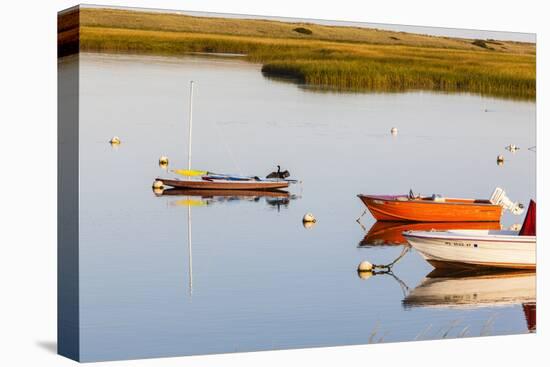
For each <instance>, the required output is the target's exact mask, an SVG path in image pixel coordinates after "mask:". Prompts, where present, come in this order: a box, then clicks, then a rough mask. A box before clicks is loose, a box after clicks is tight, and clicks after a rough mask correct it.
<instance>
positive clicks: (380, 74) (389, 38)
mask: <svg viewBox="0 0 550 367" xmlns="http://www.w3.org/2000/svg"><path fill="white" fill-rule="evenodd" d="M66 23H67V22H66V21H65V22H63V21H61V20H60V24H66ZM79 24H80V27H79V43H80V51H94V52H130V53H147V54H159V55H182V54H185V53H189V52H215V53H242V54H246V57H245V58H246V59H247V60H249V61H251V62H257V63H261V64H262V65H263V67H262V71H263V72H264V73H265V74H266V75H268V76H280V77H290V78H293V79H295V80H296V81H299V82H302V83H306V84H308V85H312V86H316V87H322V88H325V87H326V88H334V89H341V90H356V91H406V90H436V91H448V92H471V93H478V94H481V95H489V96H498V97H507V98H518V99H527V100H534V99H535V96H536V89H535V84H536V83H535V79H536V78H535V77H536V73H535V65H536V64H535V61H536V55H535V52H536V48H535V45H534V44H529V43H520V42H511V41H494V40H476V41H474V40H468V39H457V38H448V37H435V36H425V35H417V34H411V33H403V32H392V31H382V30H376V29H366V28H358V27H342V26H324V25H319V24H311V23H290V22H279V21H272V20H250V19H233V18H212V17H196V16H188V15H181V14H162V13H147V12H140V11H127V10H110V9H99V8H98V9H91V8H83V9H80V12H79ZM69 32H71V29H70V28H67V27H62V26H61V25H60V34H59V40H60V44H62V43H63V42H64V40H66V39H69V35H70V33H69ZM72 32H73V33H74V29H73V30H72Z"/></svg>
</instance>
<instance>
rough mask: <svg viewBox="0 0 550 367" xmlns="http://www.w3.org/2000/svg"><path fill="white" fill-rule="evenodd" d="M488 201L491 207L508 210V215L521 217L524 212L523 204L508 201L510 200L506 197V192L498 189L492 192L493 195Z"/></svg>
mask: <svg viewBox="0 0 550 367" xmlns="http://www.w3.org/2000/svg"><path fill="white" fill-rule="evenodd" d="M489 201H490V202H491V204H493V205H500V206H501V207H503V208H504V210H509V211H510V213H512V214H514V215H521V214H522V213H523V211H524V207H523V204H521V203H520V202H517V201H516V202H513V201H512V200H510V198H509V197H508V196H506V192H505V191H504V190H503V189H501V188H500V187H497V188H496V189H495V191H493V195H491V199H489Z"/></svg>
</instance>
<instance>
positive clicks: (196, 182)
mask: <svg viewBox="0 0 550 367" xmlns="http://www.w3.org/2000/svg"><path fill="white" fill-rule="evenodd" d="M193 84H194V82H193V81H191V84H190V94H189V141H188V163H187V169H185V170H182V169H177V170H173V172H175V173H177V174H180V175H182V176H186V177H187V178H185V179H180V178H160V177H159V178H157V179H156V181H160V182H162V184H163V185H166V186H171V187H174V188H178V189H194V190H280V189H285V188H287V187H288V185H289V183H294V180H285V179H281V178H276V179H269V178H259V177H257V176H242V175H228V174H219V173H213V172H208V171H200V170H193V169H191V152H192V149H191V148H192V133H193Z"/></svg>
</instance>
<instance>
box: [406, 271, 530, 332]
mask: <svg viewBox="0 0 550 367" xmlns="http://www.w3.org/2000/svg"><path fill="white" fill-rule="evenodd" d="M402 303H403V306H404V307H405V308H413V307H430V308H464V309H468V308H479V307H499V306H511V305H519V304H521V305H522V308H523V312H524V315H525V320H526V323H527V328H528V330H529V331H530V332H531V331H535V330H536V272H534V271H513V270H512V271H495V270H491V271H483V272H480V271H472V270H461V271H454V272H451V271H445V270H441V269H436V270H433V271H432V272H431V273H429V274H428V275H427V276H426V278H424V280H423V281H422V283H421V284H420V285H419V286H418V287H416V288H415V289H413V290H412V291H411V292H409V294H408V295H407V296H406V297H405V298H404V299H403V302H402Z"/></svg>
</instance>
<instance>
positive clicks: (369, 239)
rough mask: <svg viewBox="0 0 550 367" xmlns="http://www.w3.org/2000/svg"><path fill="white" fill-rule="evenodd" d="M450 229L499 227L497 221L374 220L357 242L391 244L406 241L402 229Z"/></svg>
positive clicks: (361, 244)
mask: <svg viewBox="0 0 550 367" xmlns="http://www.w3.org/2000/svg"><path fill="white" fill-rule="evenodd" d="M450 229H500V223H499V222H431V223H425V222H389V221H383V222H375V223H374V224H373V225H372V227H371V228H370V229H369V232H368V233H367V234H366V236H365V237H364V238H363V239H362V240H361V242H359V246H360V247H368V246H383V245H386V246H388V245H389V246H392V245H403V244H406V243H407V240H406V239H405V237H403V232H404V231H431V230H438V231H445V230H450Z"/></svg>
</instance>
